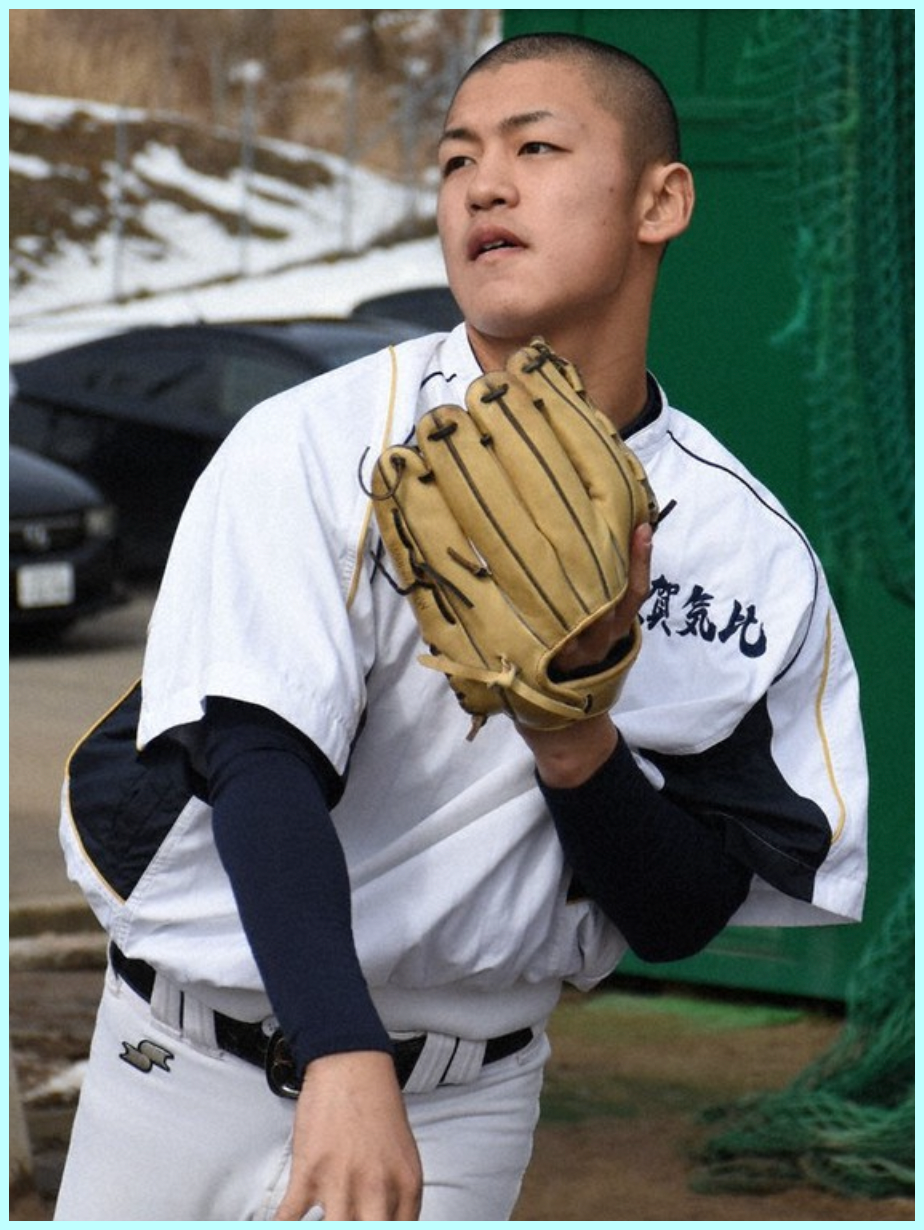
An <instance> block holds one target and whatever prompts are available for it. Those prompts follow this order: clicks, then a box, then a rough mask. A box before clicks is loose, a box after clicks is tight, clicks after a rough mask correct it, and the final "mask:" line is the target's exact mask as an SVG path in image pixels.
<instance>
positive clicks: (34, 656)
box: [10, 590, 153, 907]
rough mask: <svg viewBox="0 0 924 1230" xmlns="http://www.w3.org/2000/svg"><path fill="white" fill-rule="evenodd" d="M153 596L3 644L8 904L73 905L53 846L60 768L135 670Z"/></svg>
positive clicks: (139, 594)
mask: <svg viewBox="0 0 924 1230" xmlns="http://www.w3.org/2000/svg"><path fill="white" fill-rule="evenodd" d="M152 600H153V593H152V592H148V591H146V590H145V591H136V593H135V595H134V596H133V597H132V599H131V600H130V601H129V602H128V603H127V604H126V605H124V606H120V607H117V608H115V609H114V610H112V611H107V612H105V613H102V614H99V615H96V616H92V617H90V618H89V619H87V620H86V621H84V622H81V623H78V624H76V625H75V626H74V627H73V628H72V629H71V630H70V631H69V632H68V633H67V634H66V635H65V636H63V637H62V638H61V639H60V641H58V642H49V643H41V642H37V643H32V644H29V645H18V644H16V643H15V642H14V643H12V644H11V646H10V905H11V907H17V906H24V905H32V904H34V903H42V904H44V903H54V902H60V903H62V904H66V903H68V902H78V901H80V900H82V898H81V897H80V894H79V892H78V891H77V889H76V888H75V887H74V886H73V885H72V884H70V882H69V881H68V879H67V877H66V875H65V872H64V864H63V859H62V855H61V852H60V848H59V846H58V837H57V827H58V796H59V792H60V789H61V779H62V775H63V769H64V763H65V761H66V759H67V756H68V754H69V752H70V751H71V748H72V747H73V746H74V743H75V742H76V741H77V739H78V738H79V737H80V735H82V734H83V732H84V731H85V730H86V729H87V727H88V726H90V725H91V723H92V722H93V721H94V720H95V719H96V718H97V717H98V716H99V715H100V714H101V713H102V712H103V711H104V710H105V709H106V708H108V706H109V705H110V704H111V703H112V702H113V701H114V700H116V699H117V698H118V697H119V696H120V695H121V694H122V692H124V691H125V690H126V689H127V688H128V687H129V686H130V684H131V683H132V682H133V681H134V679H135V678H137V676H138V674H139V673H140V670H141V658H142V653H143V650H144V637H145V631H146V628H147V622H148V618H149V615H150V610H151V603H152Z"/></svg>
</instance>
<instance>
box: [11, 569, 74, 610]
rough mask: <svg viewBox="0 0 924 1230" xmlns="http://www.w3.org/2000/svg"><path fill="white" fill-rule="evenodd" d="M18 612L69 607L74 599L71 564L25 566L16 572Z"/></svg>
mask: <svg viewBox="0 0 924 1230" xmlns="http://www.w3.org/2000/svg"><path fill="white" fill-rule="evenodd" d="M16 597H17V599H18V602H19V607H20V610H23V611H29V610H36V609H38V608H40V607H55V606H71V605H72V604H73V602H74V598H75V597H76V586H75V584H74V567H73V565H72V564H25V565H24V566H23V567H22V568H20V569H18V570H17V572H16Z"/></svg>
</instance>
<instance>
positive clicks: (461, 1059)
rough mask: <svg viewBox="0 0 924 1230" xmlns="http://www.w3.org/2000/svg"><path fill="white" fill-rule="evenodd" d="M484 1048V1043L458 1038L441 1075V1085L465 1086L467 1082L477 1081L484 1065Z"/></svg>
mask: <svg viewBox="0 0 924 1230" xmlns="http://www.w3.org/2000/svg"><path fill="white" fill-rule="evenodd" d="M486 1046H487V1044H486V1043H484V1042H471V1041H469V1040H468V1039H467V1038H460V1039H459V1044H458V1046H457V1047H456V1050H455V1054H454V1055H453V1057H452V1060H451V1061H450V1064H449V1067H448V1068H447V1069H446V1072H445V1074H444V1075H443V1084H444V1085H467V1084H468V1083H469V1081H473V1080H477V1078H478V1074H479V1073H480V1072H481V1069H482V1066H483V1064H484V1053H485V1049H486Z"/></svg>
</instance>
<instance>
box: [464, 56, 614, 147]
mask: <svg viewBox="0 0 924 1230" xmlns="http://www.w3.org/2000/svg"><path fill="white" fill-rule="evenodd" d="M515 115H524V116H525V115H535V116H537V117H538V116H549V117H552V118H556V119H561V120H570V121H572V122H574V123H577V124H580V125H582V126H588V127H597V126H600V127H602V128H612V126H614V125H618V123H619V121H618V119H617V118H616V116H615V115H613V113H612V112H611V111H608V110H607V109H606V108H605V107H604V106H603V104H602V103H601V102H600V101H599V98H598V95H597V92H596V91H595V90H594V88H593V83H592V81H591V79H590V77H589V75H588V71H587V69H586V68H585V67H584V66H583V65H581V64H580V63H579V62H577V61H573V60H569V59H565V58H558V57H556V58H553V59H547V60H528V61H525V62H523V63H517V64H501V65H498V66H494V67H490V68H483V69H480V70H479V71H478V72H476V73H474V74H473V75H472V76H471V77H469V78H468V79H467V80H466V81H465V82H463V84H462V85H461V87H460V88H459V91H458V93H457V94H456V96H455V98H454V100H453V103H452V106H451V107H450V109H449V114H448V116H447V118H446V129H447V131H451V130H452V129H454V128H457V127H463V128H472V129H474V128H476V127H477V128H480V127H482V126H487V127H493V126H498V125H502V124H503V122H504V120H505V119H506V118H507V117H509V116H515Z"/></svg>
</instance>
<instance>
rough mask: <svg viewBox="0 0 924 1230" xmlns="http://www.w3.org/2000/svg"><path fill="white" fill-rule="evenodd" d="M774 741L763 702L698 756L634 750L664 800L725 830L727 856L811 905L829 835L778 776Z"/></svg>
mask: <svg viewBox="0 0 924 1230" xmlns="http://www.w3.org/2000/svg"><path fill="white" fill-rule="evenodd" d="M772 739H773V724H772V722H771V720H770V714H769V711H768V708H767V699H766V697H762V698H761V699H760V700H759V701H758V702H757V704H756V705H754V707H753V708H752V709H750V710H749V712H748V713H746V714H745V716H744V717H743V718H742V720H741V722H739V724H738V726H737V727H736V728H735V729H734V730H733V731H732V733H731V734H730V735H729V736H728V738H727V739H723V740H722V741H721V742H719V743H717V744H715V745H714V746H713V747H710V748H707V749H706V750H705V751H703V752H697V753H694V754H691V755H668V754H665V753H663V752H657V751H654V750H652V749H650V748H640V749H639V751H640V752H641V754H642V755H643V756H644V757H645V758H646V759H647V760H649V761H651V763H652V764H653V765H655V767H656V768H657V769H658V770H659V771H660V773H661V774H662V776H663V778H664V793H665V795H667V796H668V797H669V798H671V799H673V800H674V801H675V802H676V803H677V804H678V805H679V806H681V807H683V808H684V809H686V810H687V811H689V812H691V813H692V814H694V815H696V816H698V817H699V818H700V819H702V820H704V821H707V822H712V823H721V824H723V826H724V828H725V832H726V843H727V845H726V848H727V850H728V853H729V854H731V855H733V856H734V857H735V858H737V859H738V860H739V861H740V862H742V863H744V864H745V865H746V866H747V867H750V868H751V870H752V871H754V872H756V873H757V874H758V875H759V876H760V877H761V878H762V879H764V880H766V881H767V883H768V884H771V885H772V886H773V887H774V888H778V889H780V891H781V892H784V893H787V894H788V895H789V896H791V897H796V898H798V899H799V900H801V901H811V900H812V899H813V893H814V887H815V876H816V873H817V871H818V869H819V867H820V866H821V865H822V863H823V862H824V860H825V857H826V855H827V853H828V850H829V849H830V846H831V829H830V826H829V824H828V820H827V817H826V816H825V813H824V811H823V810H822V809H821V808H820V807H819V806H818V804H817V803H815V802H813V801H812V800H811V799H807V798H804V797H803V796H802V795H800V794H797V793H796V791H795V790H793V788H792V787H791V786H790V784H789V783H788V782H787V781H786V779H785V778H784V777H783V775H782V773H781V772H780V770H779V768H778V766H777V764H776V762H775V761H774V759H773V754H772V748H771V743H772Z"/></svg>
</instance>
